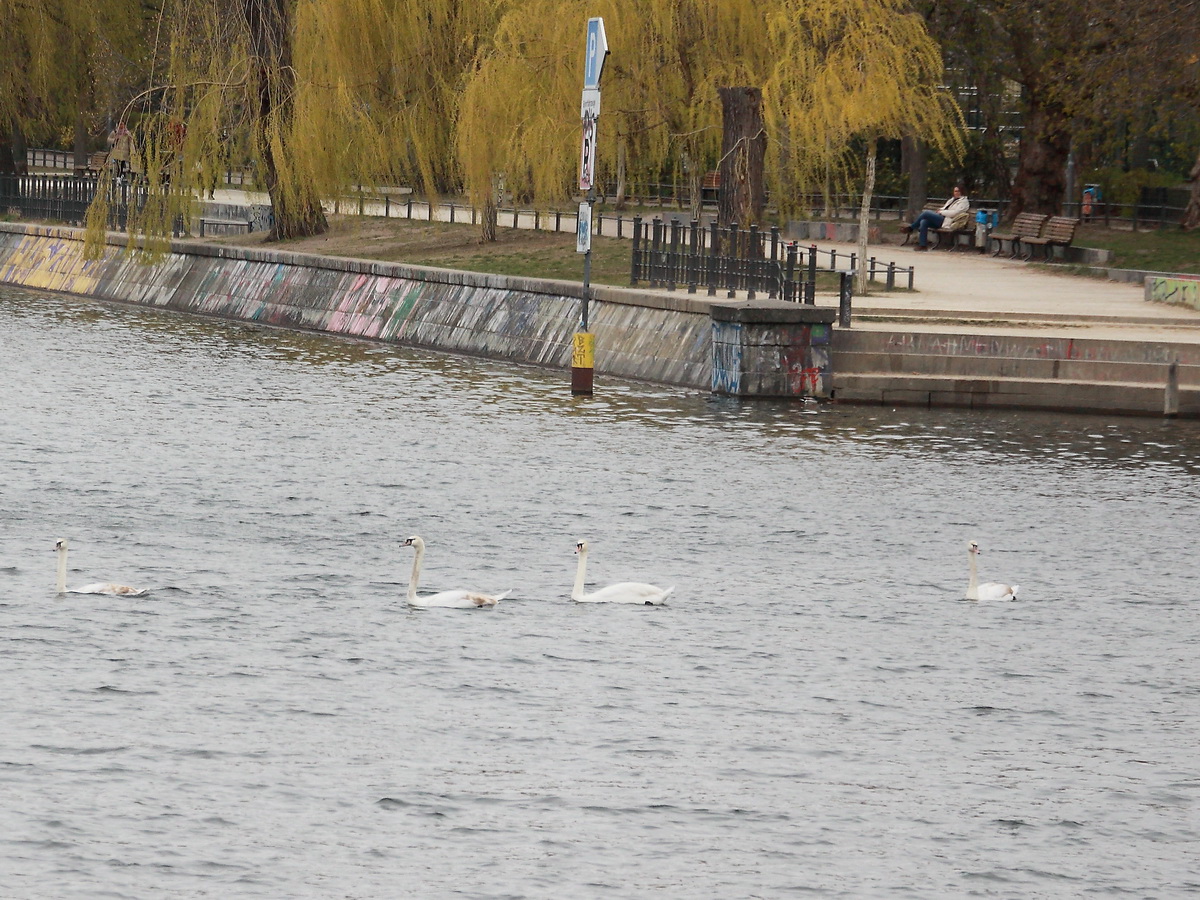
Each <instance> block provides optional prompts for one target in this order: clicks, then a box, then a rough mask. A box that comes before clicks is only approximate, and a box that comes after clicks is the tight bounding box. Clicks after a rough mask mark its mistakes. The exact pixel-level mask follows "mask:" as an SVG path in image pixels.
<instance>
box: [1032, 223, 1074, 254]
mask: <svg viewBox="0 0 1200 900" xmlns="http://www.w3.org/2000/svg"><path fill="white" fill-rule="evenodd" d="M1078 228H1079V220H1078V219H1074V218H1069V217H1067V216H1051V217H1050V219H1049V221H1047V222H1046V224H1045V225H1044V226H1042V233H1041V234H1040V235H1038V236H1037V237H1030V238H1021V244H1022V245H1024V246H1025V247H1028V248H1029V249H1028V250H1026V251H1025V258H1026V259H1029V258H1030V257H1031V256H1033V248H1034V247H1041V248H1042V252H1043V253H1044V254H1045V256H1046V259H1050V257H1051V255H1052V254H1053V252H1054V251H1053V249H1052V248H1054V247H1069V246H1071V241H1073V240H1075V231H1076V229H1078Z"/></svg>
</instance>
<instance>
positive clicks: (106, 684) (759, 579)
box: [0, 289, 1200, 900]
mask: <svg viewBox="0 0 1200 900" xmlns="http://www.w3.org/2000/svg"><path fill="white" fill-rule="evenodd" d="M0 336H2V338H3V347H4V350H3V352H0V386H2V388H0V389H2V392H3V393H2V396H3V401H2V406H0V473H2V475H0V478H2V481H0V487H2V494H0V642H2V643H0V648H2V649H0V677H2V681H0V683H2V684H3V690H2V691H0V801H2V802H0V896H3V897H19V898H95V897H115V898H147V897H165V896H171V897H222V898H225V897H267V898H282V897H319V898H325V897H347V898H390V897H431V898H437V897H451V896H453V897H486V898H500V897H514V898H515V897H535V898H556V900H557V898H591V897H612V898H618V897H620V898H625V897H650V896H661V897H672V898H676V897H679V898H720V900H728V898H746V897H767V898H772V897H784V896H815V897H851V898H859V897H881V898H892V897H911V898H930V897H1046V898H1058V897H1075V896H1114V897H1154V898H1162V897H1177V896H1184V895H1187V894H1190V893H1193V892H1197V891H1200V854H1198V853H1197V841H1198V840H1200V811H1198V807H1197V800H1198V791H1200V751H1198V750H1197V747H1198V745H1200V726H1198V724H1197V723H1198V719H1197V716H1198V714H1200V662H1198V657H1200V640H1198V634H1200V625H1198V623H1197V615H1198V611H1197V605H1198V603H1200V590H1198V588H1197V584H1198V580H1197V568H1198V567H1197V562H1196V560H1197V556H1196V542H1197V537H1198V536H1200V525H1198V524H1197V523H1198V522H1200V514H1198V503H1197V501H1198V499H1200V427H1198V426H1197V425H1196V423H1188V422H1160V421H1156V420H1137V419H1102V418H1071V417H1058V416H1043V415H1030V414H977V413H975V414H972V413H962V412H948V411H932V412H931V411H912V410H903V409H902V410H890V409H874V408H850V407H819V406H812V405H801V404H782V403H778V404H777V403H761V404H741V403H736V402H728V401H722V400H714V399H712V398H710V397H707V396H702V395H696V394H688V393H682V392H677V391H673V390H666V389H659V388H655V387H651V386H644V385H632V384H627V383H612V382H609V381H606V380H604V379H600V380H599V383H598V385H597V391H598V393H597V395H596V397H595V398H593V399H590V400H587V399H572V398H571V397H570V395H569V392H568V388H567V385H566V377H565V376H564V375H563V374H562V373H551V372H543V371H539V370H533V369H524V368H518V367H513V366H508V365H502V364H498V363H491V362H482V361H472V360H463V359H458V358H454V357H448V356H439V355H434V354H426V353H418V352H412V351H408V350H401V349H396V348H382V347H378V346H373V345H370V344H363V343H350V342H342V341H337V340H331V339H328V338H323V337H317V336H309V335H296V334H289V333H284V332H279V331H264V330H259V329H252V328H248V327H244V326H241V325H237V324H229V323H222V322H215V321H204V320H197V319H191V318H184V317H180V316H176V315H173V314H169V313H157V312H150V311H144V310H139V309H133V308H125V307H117V306H108V305H104V304H100V303H93V302H87V301H80V300H78V299H73V298H69V297H62V296H53V295H39V294H31V293H26V292H20V291H14V290H11V289H0ZM414 533H419V534H421V535H423V536H424V538H425V540H426V542H427V543H428V545H429V550H428V556H427V558H426V565H425V573H424V577H423V579H422V587H423V588H429V589H445V588H455V587H469V588H477V589H484V590H503V589H507V588H513V589H514V594H513V596H512V597H511V598H509V599H508V600H505V601H504V602H502V603H501V604H500V606H499V607H498V608H496V609H495V610H491V611H458V610H424V611H410V610H409V609H407V608H406V606H405V604H404V602H403V594H404V591H405V588H406V586H407V582H408V571H409V566H410V564H411V555H410V551H409V550H408V549H407V548H403V547H401V546H400V545H399V544H400V541H402V540H403V538H405V537H406V536H408V535H410V534H414ZM59 538H66V539H68V540H69V541H70V544H71V557H70V573H69V581H70V582H71V583H73V584H80V583H84V582H90V581H99V580H121V581H126V582H128V583H132V584H135V585H138V586H145V587H147V588H149V589H150V593H149V594H148V595H147V596H146V597H144V598H138V599H127V598H114V597H105V596H88V595H75V594H67V595H63V596H62V597H59V596H57V595H56V593H55V591H54V567H55V557H54V554H53V552H52V547H53V544H54V542H55V540H57V539H59ZM581 538H586V539H588V540H589V541H590V542H591V548H592V553H591V561H590V570H589V573H588V580H589V582H590V583H592V584H594V585H597V586H599V585H601V584H605V583H608V582H610V581H617V580H626V579H635V580H646V581H652V582H655V583H658V584H662V585H668V584H675V585H676V592H675V594H674V595H673V596H672V597H671V602H670V604H669V605H668V606H665V607H661V608H643V607H608V606H576V605H574V604H572V603H571V602H570V600H569V599H568V595H569V592H570V587H571V583H572V580H573V576H574V571H575V557H574V555H573V553H572V548H573V545H574V542H575V541H576V540H577V539H581ZM970 538H974V539H976V540H978V541H979V542H980V543H981V544H982V546H983V548H984V555H983V557H982V560H981V569H982V575H983V577H984V578H985V579H996V580H1007V581H1016V582H1019V583H1020V585H1021V592H1020V597H1021V599H1020V601H1019V602H1016V603H1010V604H994V605H986V604H976V603H967V602H962V601H960V600H959V598H960V597H961V596H962V593H963V589H964V587H965V584H966V552H965V542H966V541H967V540H968V539H970Z"/></svg>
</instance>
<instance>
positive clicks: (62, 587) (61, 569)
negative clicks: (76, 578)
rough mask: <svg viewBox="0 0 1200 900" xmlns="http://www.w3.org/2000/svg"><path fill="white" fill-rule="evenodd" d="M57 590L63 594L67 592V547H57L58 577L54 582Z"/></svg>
mask: <svg viewBox="0 0 1200 900" xmlns="http://www.w3.org/2000/svg"><path fill="white" fill-rule="evenodd" d="M56 586H57V587H58V592H59V593H60V594H65V593H66V592H67V548H66V547H59V548H58V579H57V582H56Z"/></svg>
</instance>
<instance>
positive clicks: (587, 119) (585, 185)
mask: <svg viewBox="0 0 1200 900" xmlns="http://www.w3.org/2000/svg"><path fill="white" fill-rule="evenodd" d="M595 183H596V120H595V119H594V118H592V117H591V116H584V117H583V143H582V146H581V147H580V150H579V189H580V190H581V191H590V190H591V189H592V185H594V184H595Z"/></svg>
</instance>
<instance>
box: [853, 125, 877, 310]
mask: <svg viewBox="0 0 1200 900" xmlns="http://www.w3.org/2000/svg"><path fill="white" fill-rule="evenodd" d="M878 147H879V141H877V140H875V139H874V138H872V139H871V140H869V141H867V177H866V178H865V179H864V180H863V194H862V206H860V207H859V210H858V274H857V276H856V277H855V279H854V281H855V284H854V293H856V294H858V296H860V297H861V296H862V295H863V294H865V293H866V292H867V276H868V274H869V273H868V272H867V266H868V265H869V263H868V262H867V238H868V237H869V236H870V232H871V197H872V196H873V195H874V194H875V157H876V153H877V151H878Z"/></svg>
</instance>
